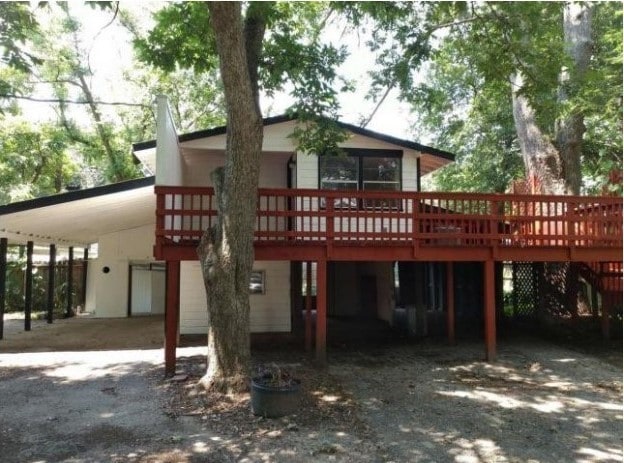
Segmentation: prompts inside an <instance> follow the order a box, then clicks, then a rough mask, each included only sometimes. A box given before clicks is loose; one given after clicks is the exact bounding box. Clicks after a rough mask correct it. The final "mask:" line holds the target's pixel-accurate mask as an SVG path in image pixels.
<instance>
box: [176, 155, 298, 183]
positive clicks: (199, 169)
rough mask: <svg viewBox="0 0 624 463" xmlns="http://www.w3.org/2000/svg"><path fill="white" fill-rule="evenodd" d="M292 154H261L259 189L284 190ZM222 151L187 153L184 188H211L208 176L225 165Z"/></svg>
mask: <svg viewBox="0 0 624 463" xmlns="http://www.w3.org/2000/svg"><path fill="white" fill-rule="evenodd" d="M291 155H292V153H290V152H270V153H263V154H262V162H261V164H260V178H259V186H260V187H261V188H286V186H287V183H286V179H287V177H286V167H287V164H288V160H289V159H290V157H291ZM224 156H225V154H224V152H223V151H198V150H193V151H188V152H185V154H184V158H185V159H186V165H185V170H184V185H185V186H201V187H205V186H212V179H211V178H210V174H211V173H212V172H213V171H214V170H215V169H216V168H217V167H221V166H223V164H224V163H225V157H224Z"/></svg>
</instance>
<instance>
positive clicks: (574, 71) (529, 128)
mask: <svg viewBox="0 0 624 463" xmlns="http://www.w3.org/2000/svg"><path fill="white" fill-rule="evenodd" d="M591 8H592V6H591V5H589V4H587V3H566V5H565V6H564V14H563V39H564V43H565V47H566V52H567V54H568V55H569V58H570V62H571V63H572V67H571V68H563V69H562V70H561V75H560V82H559V89H558V99H559V103H561V104H562V105H563V104H566V103H569V102H570V99H571V98H572V97H574V92H575V91H576V89H578V88H579V85H578V84H579V82H580V80H582V79H583V77H584V75H585V73H586V71H587V69H588V67H589V62H590V57H591V48H592V39H591ZM523 85H524V79H523V76H522V74H521V72H517V73H516V74H515V75H514V76H512V103H513V116H514V122H515V125H516V130H517V133H518V140H519V142H520V149H521V152H522V157H523V160H524V165H525V170H526V178H527V181H528V183H529V185H530V187H531V191H532V193H541V194H560V195H578V194H579V193H580V189H581V151H582V140H583V134H584V133H585V125H584V123H583V113H582V112H581V111H580V110H579V109H578V108H576V107H575V106H574V105H571V107H572V108H573V109H572V110H571V111H570V112H569V114H567V115H566V116H565V117H564V118H561V119H559V120H558V121H556V124H555V128H556V131H555V137H554V141H553V140H551V139H550V138H549V137H548V136H547V135H546V134H545V133H543V132H542V130H541V129H540V128H539V127H538V125H537V118H536V115H535V110H534V109H533V108H532V107H531V105H530V103H529V101H528V99H527V98H526V97H525V96H524V95H523V94H522V93H521V90H522V87H523ZM553 212H554V213H555V214H562V213H564V212H565V211H553ZM546 272H547V273H549V274H547V275H546V276H545V278H546V279H547V280H548V279H549V277H553V276H555V275H559V279H558V281H559V283H558V285H557V286H556V291H557V293H558V299H559V300H560V301H562V305H563V310H562V311H560V312H561V313H559V315H560V316H561V314H562V313H566V314H572V316H573V317H576V314H577V307H578V302H577V288H578V270H577V268H576V266H575V265H573V264H570V263H565V264H555V265H553V266H552V267H550V268H547V270H546ZM550 311H551V315H557V314H556V313H553V310H552V309H550Z"/></svg>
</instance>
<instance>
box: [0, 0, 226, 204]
mask: <svg viewBox="0 0 624 463" xmlns="http://www.w3.org/2000/svg"><path fill="white" fill-rule="evenodd" d="M92 3H93V6H94V9H93V10H92V12H91V13H90V15H94V16H97V18H98V20H100V21H102V22H104V23H105V25H104V26H103V28H102V29H101V30H99V31H94V32H93V34H91V31H89V34H85V29H86V24H87V23H86V21H85V18H86V16H84V15H81V13H80V11H81V10H79V9H75V7H74V5H70V4H67V3H61V4H46V5H45V6H44V7H42V8H37V9H35V10H33V11H34V12H31V10H29V7H28V5H27V4H24V3H16V2H7V3H2V4H0V10H2V11H3V12H4V11H7V12H8V13H7V15H6V18H7V19H6V21H5V22H4V23H3V24H2V25H0V39H2V42H1V43H0V46H2V50H3V51H6V56H7V58H6V59H4V61H3V64H6V65H5V66H2V67H1V68H0V101H1V103H0V104H1V105H2V106H1V107H0V110H2V111H3V114H4V120H2V121H1V122H0V124H2V127H1V129H2V131H3V133H4V134H5V136H6V140H4V141H3V143H2V147H1V149H2V152H1V153H0V155H1V156H3V157H2V158H1V159H0V177H1V178H2V184H1V185H0V202H1V203H5V202H8V201H16V200H22V199H28V198H31V197H35V196H41V195H46V194H50V193H58V192H61V191H63V190H64V188H65V187H66V186H67V185H71V186H72V187H74V188H75V187H82V188H85V187H92V186H97V185H102V184H104V183H108V182H116V181H120V180H123V179H128V178H134V177H136V176H138V175H140V173H139V171H138V169H137V167H136V166H135V164H134V160H133V158H132V156H131V153H130V146H131V144H132V143H133V142H136V141H139V140H146V139H150V138H154V136H155V124H154V122H155V115H154V112H153V101H154V96H155V95H157V94H161V93H164V94H167V95H168V97H169V101H170V103H171V107H172V110H173V115H174V118H175V120H176V124H177V126H178V128H179V130H181V131H183V132H186V131H193V130H199V129H202V128H205V127H210V126H215V125H221V124H223V123H224V120H225V113H224V109H223V108H224V106H223V101H222V100H223V97H222V91H221V88H220V86H219V85H218V84H217V83H216V82H217V75H216V71H214V70H213V71H210V72H204V73H202V74H200V75H198V74H195V73H194V72H192V71H187V70H183V69H179V70H176V71H174V72H171V73H169V72H165V71H162V70H160V69H157V68H154V67H153V66H147V65H145V64H143V63H141V62H137V61H136V60H135V61H134V62H133V63H132V65H131V66H130V67H128V68H127V69H123V70H120V71H119V78H118V79H117V81H116V82H115V86H116V87H117V88H116V90H121V89H123V92H120V93H123V94H125V95H130V96H129V97H128V99H130V101H118V102H113V103H112V104H109V103H108V102H107V99H110V97H108V98H107V97H106V96H105V95H106V93H107V90H106V89H105V88H104V87H103V86H102V84H103V83H104V82H103V79H102V78H101V77H100V75H99V74H98V72H99V71H98V68H97V67H92V63H94V62H96V60H97V57H96V56H94V54H93V49H94V45H95V43H96V41H97V40H106V39H105V38H104V35H105V34H102V33H103V32H104V30H105V29H106V28H111V29H112V28H116V29H115V31H116V32H114V34H117V36H122V37H124V36H127V35H128V34H130V35H131V36H134V37H137V36H140V34H141V27H140V22H141V21H140V20H139V19H137V18H136V16H134V15H133V13H132V12H131V11H130V10H126V9H125V8H123V7H122V6H120V5H119V4H116V3H115V2H92ZM11 12H13V13H15V14H13V15H11V14H12V13H11ZM9 13H11V14H9ZM82 14H84V12H83V13H82ZM4 19H5V17H4V16H3V20H4ZM7 21H12V23H11V24H7ZM89 24H91V23H89ZM50 37H54V40H49V38H50ZM91 37H92V38H91ZM5 42H6V43H8V44H9V45H10V46H11V47H10V49H9V48H7V47H5V46H4V44H5ZM9 54H10V56H12V57H18V58H20V59H19V60H18V59H17V58H10V57H9ZM31 58H32V59H31ZM3 84H4V85H3ZM24 100H31V103H29V105H30V106H31V107H32V106H35V105H36V106H40V107H41V112H42V113H46V112H49V111H50V109H49V108H52V110H53V112H51V114H50V120H49V122H41V123H40V122H28V120H27V119H26V117H19V116H20V115H21V107H22V105H21V104H20V102H21V101H24ZM0 117H1V116H0ZM16 121H19V124H18V122H16ZM17 124H18V125H19V130H18V128H17ZM26 132H27V133H28V136H26V137H25V138H24V139H23V140H21V141H20V142H19V144H18V143H17V142H16V137H15V136H14V135H13V133H15V134H17V133H21V134H25V133H26ZM61 139H62V143H61V144H59V143H60V141H59V140H61ZM36 140H38V141H37V143H38V144H37V143H35V141H36ZM61 145H62V146H61ZM20 150H21V152H20V153H18V151H20ZM51 153H54V155H52V154H51ZM61 158H62V159H63V161H62V164H63V169H62V171H61V169H60V168H59V169H57V170H54V169H52V165H53V164H54V163H53V162H52V159H55V160H60V159H61ZM59 162H60V161H59ZM35 171H37V172H38V175H35Z"/></svg>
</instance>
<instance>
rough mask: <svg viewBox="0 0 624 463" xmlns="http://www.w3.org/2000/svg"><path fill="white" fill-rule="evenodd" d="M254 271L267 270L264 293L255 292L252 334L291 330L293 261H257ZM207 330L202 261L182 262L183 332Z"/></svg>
mask: <svg viewBox="0 0 624 463" xmlns="http://www.w3.org/2000/svg"><path fill="white" fill-rule="evenodd" d="M254 270H264V272H265V279H266V281H265V288H266V291H265V294H252V295H251V296H250V298H249V301H250V304H251V313H250V318H251V320H250V323H251V332H252V333H266V332H289V331H290V329H291V326H290V264H289V263H288V262H269V261H257V262H255V263H254ZM207 329H208V314H207V306H206V294H205V290H204V283H203V281H202V275H201V269H200V267H199V262H182V263H181V268H180V333H181V334H205V333H206V331H207Z"/></svg>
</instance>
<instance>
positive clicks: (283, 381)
mask: <svg viewBox="0 0 624 463" xmlns="http://www.w3.org/2000/svg"><path fill="white" fill-rule="evenodd" d="M300 396H301V381H300V380H298V379H296V378H294V377H293V376H292V374H291V373H290V372H289V371H287V370H285V369H283V368H281V367H279V366H278V365H277V364H275V363H272V364H270V365H263V366H261V367H260V368H258V372H257V374H256V375H255V376H253V377H252V378H251V410H252V412H253V414H254V415H259V416H264V417H265V418H278V417H280V416H285V415H290V414H292V413H295V412H296V411H297V409H298V408H299V399H300Z"/></svg>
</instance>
